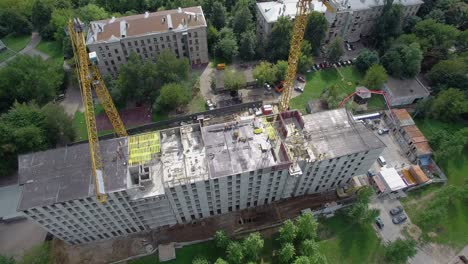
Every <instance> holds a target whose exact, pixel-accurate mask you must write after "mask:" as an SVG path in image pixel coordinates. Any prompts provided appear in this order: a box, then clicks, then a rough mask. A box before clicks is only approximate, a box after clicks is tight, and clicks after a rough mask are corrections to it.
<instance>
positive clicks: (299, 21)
mask: <svg viewBox="0 0 468 264" xmlns="http://www.w3.org/2000/svg"><path fill="white" fill-rule="evenodd" d="M311 2H312V0H299V1H298V2H297V11H296V18H295V22H294V29H293V35H292V39H291V46H290V48H289V57H288V70H287V72H286V79H285V81H284V85H285V86H284V87H285V89H284V91H283V93H282V94H281V98H280V104H279V111H280V112H283V111H287V110H288V109H289V100H290V99H291V92H292V90H293V86H294V80H295V79H296V72H297V65H298V63H299V56H300V54H301V45H302V40H303V39H304V32H305V28H306V25H307V13H308V11H309V8H310V5H311Z"/></svg>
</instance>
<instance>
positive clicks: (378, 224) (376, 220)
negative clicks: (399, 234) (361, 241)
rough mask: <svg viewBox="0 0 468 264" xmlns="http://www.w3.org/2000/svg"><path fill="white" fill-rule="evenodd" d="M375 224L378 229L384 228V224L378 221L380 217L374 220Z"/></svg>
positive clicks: (380, 220)
mask: <svg viewBox="0 0 468 264" xmlns="http://www.w3.org/2000/svg"><path fill="white" fill-rule="evenodd" d="M375 224H376V225H377V227H378V228H379V229H383V228H384V223H383V222H382V219H380V217H377V218H375Z"/></svg>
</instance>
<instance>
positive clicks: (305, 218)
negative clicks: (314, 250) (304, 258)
mask: <svg viewBox="0 0 468 264" xmlns="http://www.w3.org/2000/svg"><path fill="white" fill-rule="evenodd" d="M296 225H297V237H298V238H299V239H301V240H305V239H315V237H316V236H317V221H315V218H314V216H313V215H312V214H311V213H304V214H301V216H299V218H298V219H297V223H296Z"/></svg>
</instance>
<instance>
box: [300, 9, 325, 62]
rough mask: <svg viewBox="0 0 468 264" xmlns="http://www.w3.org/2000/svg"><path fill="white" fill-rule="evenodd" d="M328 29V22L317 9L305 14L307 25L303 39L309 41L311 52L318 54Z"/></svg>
mask: <svg viewBox="0 0 468 264" xmlns="http://www.w3.org/2000/svg"><path fill="white" fill-rule="evenodd" d="M327 30H328V22H327V20H326V19H325V16H324V15H323V14H321V13H320V12H317V11H312V12H311V13H310V14H308V15H307V26H306V29H305V32H304V40H307V41H308V42H309V43H310V46H311V49H312V53H313V54H318V52H319V49H320V46H321V45H322V41H323V40H324V39H325V37H326V34H327Z"/></svg>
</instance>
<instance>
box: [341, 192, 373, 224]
mask: <svg viewBox="0 0 468 264" xmlns="http://www.w3.org/2000/svg"><path fill="white" fill-rule="evenodd" d="M372 194H373V190H372V189H371V188H370V187H364V188H362V189H360V190H359V191H358V193H357V199H356V202H354V204H353V205H351V207H350V208H349V209H348V211H347V214H348V216H349V219H350V220H351V221H352V222H354V223H355V224H357V225H365V224H369V223H370V222H372V221H374V219H375V218H376V217H377V216H378V215H379V211H378V210H376V209H370V208H369V202H370V199H371V197H372Z"/></svg>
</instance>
